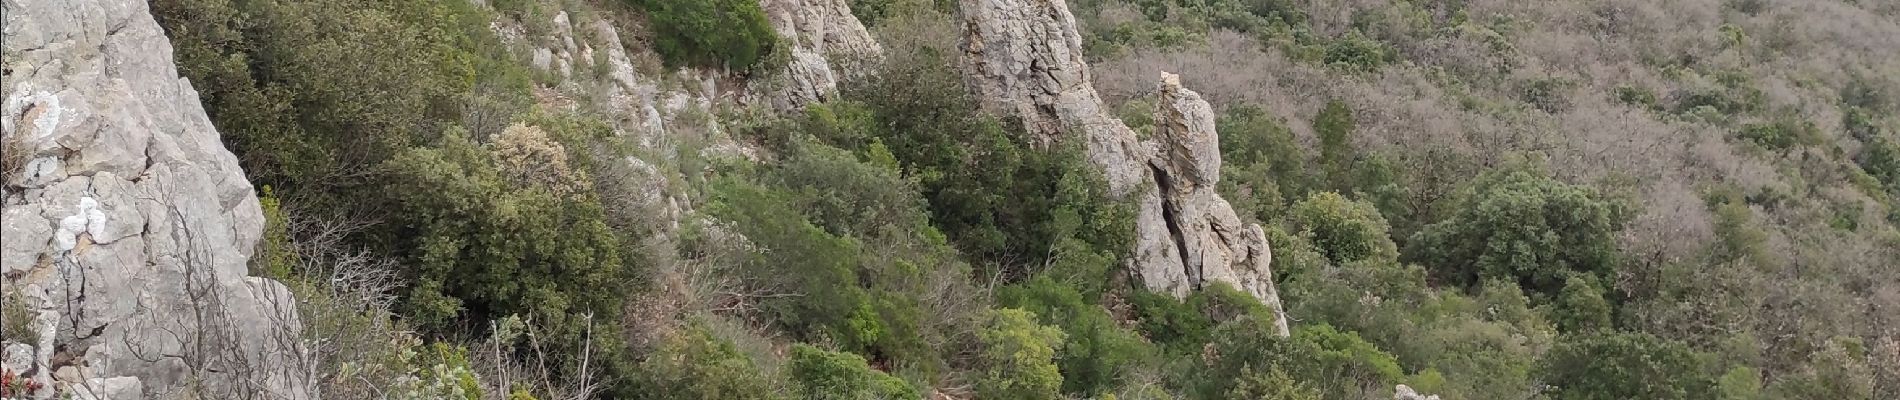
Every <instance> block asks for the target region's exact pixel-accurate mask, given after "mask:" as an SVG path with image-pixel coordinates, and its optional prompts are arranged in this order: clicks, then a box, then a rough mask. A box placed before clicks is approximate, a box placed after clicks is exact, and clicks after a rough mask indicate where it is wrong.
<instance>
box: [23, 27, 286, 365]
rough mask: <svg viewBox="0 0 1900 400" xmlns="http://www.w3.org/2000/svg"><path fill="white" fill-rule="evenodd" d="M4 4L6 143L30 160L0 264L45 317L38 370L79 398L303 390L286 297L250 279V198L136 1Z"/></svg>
mask: <svg viewBox="0 0 1900 400" xmlns="http://www.w3.org/2000/svg"><path fill="white" fill-rule="evenodd" d="M6 8H7V9H6V13H5V14H4V15H5V18H6V21H5V24H4V26H5V28H4V50H5V51H6V53H7V54H8V57H7V59H6V60H5V62H6V63H7V65H8V67H9V68H11V69H12V74H10V75H8V79H7V81H6V82H4V87H0V93H5V94H6V95H7V98H6V99H5V100H4V101H0V122H4V125H5V126H6V127H7V128H8V129H6V130H5V135H4V137H0V140H5V141H9V142H13V143H15V144H18V145H22V146H23V148H26V149H31V150H30V151H32V152H33V153H34V154H33V157H34V159H33V160H32V161H31V162H30V163H29V167H27V168H24V171H19V172H17V173H14V174H13V176H6V177H4V181H5V182H7V183H8V184H9V185H14V186H15V187H14V188H9V191H8V192H7V193H8V194H7V197H8V198H7V200H6V201H7V203H8V204H7V205H6V206H5V210H4V212H3V213H0V234H4V235H5V237H6V240H5V242H4V244H0V269H3V270H4V272H5V273H6V275H7V276H8V277H9V279H15V280H14V281H12V282H9V285H10V287H19V288H29V289H30V290H25V291H23V293H25V297H27V298H28V301H27V303H28V306H29V307H31V308H33V310H34V311H36V312H38V313H39V318H38V319H37V320H36V325H38V326H37V328H40V330H41V334H40V336H41V338H40V341H39V343H33V344H32V346H33V351H34V352H35V353H34V355H33V358H34V360H35V361H34V362H35V363H36V364H38V365H39V368H38V370H39V373H40V374H42V377H41V379H49V380H50V379H53V377H52V376H50V375H51V374H52V371H64V372H62V374H61V376H59V377H58V378H59V379H57V381H58V382H56V383H58V384H59V385H56V386H57V387H59V388H62V389H58V390H66V392H64V393H60V394H61V395H71V396H73V398H100V399H107V398H109V399H137V398H165V397H166V395H168V394H174V393H176V392H178V391H180V390H182V389H184V388H185V387H186V386H187V385H198V386H199V387H202V388H205V389H207V390H208V391H209V393H211V394H228V395H230V396H231V397H237V396H239V395H246V396H248V395H258V394H263V395H265V397H271V398H285V399H307V398H313V397H314V396H315V393H314V392H313V391H311V389H309V388H307V387H305V385H306V384H305V383H302V382H300V381H301V379H297V377H295V376H293V372H291V371H295V370H297V368H296V367H294V366H292V365H290V363H291V362H292V361H293V360H294V359H293V358H291V357H289V355H290V354H295V353H297V352H300V351H302V349H301V348H300V347H301V344H300V343H298V342H297V341H296V340H294V338H295V337H296V336H295V335H296V333H297V332H298V331H299V330H300V329H301V328H300V326H301V324H300V322H299V321H298V320H297V315H296V312H295V310H294V304H295V303H294V300H295V299H292V298H291V297H290V294H289V292H288V291H287V290H283V286H282V285H281V284H278V283H276V282H271V281H268V280H264V279H261V278H252V277H247V276H245V275H246V273H247V270H248V267H247V265H248V262H249V259H250V257H251V253H252V250H253V248H254V246H255V245H256V243H257V241H258V239H259V237H260V235H261V232H262V226H263V214H262V213H261V210H260V209H259V207H258V202H257V197H256V195H255V194H254V192H253V189H252V187H251V185H250V183H249V182H247V181H246V180H245V178H244V174H243V171H240V170H239V168H238V163H237V158H236V157H235V156H233V155H232V154H231V153H230V152H229V151H227V150H225V148H224V145H223V143H222V142H221V141H220V140H219V137H218V133H217V131H216V130H215V129H214V128H213V127H212V125H211V121H210V119H209V118H207V117H206V116H205V113H204V109H203V107H202V106H201V103H200V102H199V100H198V93H197V92H196V91H195V90H194V89H193V88H192V85H191V83H190V82H187V81H185V80H184V79H182V78H180V77H179V76H178V72H177V69H176V68H175V67H174V66H173V65H172V60H173V58H172V50H171V44H170V43H169V41H167V40H166V38H165V36H164V32H163V31H162V30H161V29H160V28H159V26H158V23H157V22H156V21H155V20H153V18H152V16H151V14H150V12H149V10H148V9H147V3H146V2H145V1H143V0H62V1H26V2H13V1H9V2H6ZM16 189H18V190H19V191H13V190H16ZM207 312H209V314H206V313H207ZM287 338H289V340H286V339H287ZM56 349H57V351H56ZM196 353H215V354H196ZM186 359H191V360H199V361H194V362H200V363H201V364H203V365H198V366H197V368H192V367H188V366H186V365H185V361H184V360H186ZM235 360H243V362H239V361H235ZM9 362H11V360H9ZM264 366H273V367H271V368H266V367H264ZM260 392H261V393H260ZM220 398H223V397H220Z"/></svg>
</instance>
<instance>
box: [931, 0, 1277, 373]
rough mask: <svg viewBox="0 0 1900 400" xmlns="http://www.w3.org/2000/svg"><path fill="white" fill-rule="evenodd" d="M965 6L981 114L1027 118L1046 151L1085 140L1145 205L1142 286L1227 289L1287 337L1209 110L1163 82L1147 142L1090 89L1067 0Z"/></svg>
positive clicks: (983, 0) (1135, 255) (1117, 184)
mask: <svg viewBox="0 0 1900 400" xmlns="http://www.w3.org/2000/svg"><path fill="white" fill-rule="evenodd" d="M961 1H962V2H961V7H962V10H963V18H964V32H963V34H964V37H963V38H962V48H963V52H964V54H963V58H962V60H963V61H962V62H963V69H964V74H965V79H966V81H967V83H968V85H969V86H970V88H971V90H973V91H975V92H976V94H977V97H978V98H979V99H982V101H983V106H984V108H985V109H986V110H987V111H990V112H992V113H997V114H1001V115H1010V116H1015V117H1018V118H1020V119H1021V120H1022V122H1023V125H1024V126H1025V127H1026V128H1027V129H1029V130H1030V132H1031V133H1032V134H1034V135H1037V138H1038V141H1039V142H1038V144H1041V145H1045V146H1046V145H1048V144H1050V143H1054V142H1056V141H1061V140H1081V141H1083V142H1082V143H1083V148H1084V150H1085V151H1086V152H1087V156H1088V158H1089V161H1090V162H1091V163H1092V164H1094V165H1095V166H1096V167H1097V168H1100V169H1101V171H1102V172H1103V175H1104V176H1105V178H1106V179H1107V181H1108V185H1109V192H1110V193H1111V194H1113V195H1115V196H1121V197H1124V198H1127V199H1129V200H1130V201H1133V202H1134V203H1135V204H1136V206H1137V207H1138V210H1137V214H1136V220H1135V225H1136V230H1137V231H1138V232H1137V233H1136V238H1135V248H1134V249H1132V255H1131V258H1130V265H1129V268H1130V269H1131V271H1132V272H1133V274H1134V276H1135V277H1136V278H1139V279H1141V281H1142V283H1143V284H1144V285H1146V286H1147V287H1148V288H1149V289H1150V290H1155V291H1160V292H1167V293H1171V294H1173V295H1175V296H1185V295H1186V294H1187V293H1188V292H1189V291H1191V290H1198V289H1200V288H1202V287H1204V286H1205V285H1206V284H1208V283H1209V282H1226V283H1228V284H1231V285H1233V286H1234V287H1235V288H1237V289H1240V290H1242V291H1245V292H1247V293H1249V294H1252V295H1254V296H1255V297H1256V298H1258V299H1260V301H1261V302H1262V303H1264V304H1266V305H1268V306H1269V308H1270V309H1272V310H1273V312H1274V313H1275V314H1276V316H1277V317H1278V318H1277V319H1278V321H1277V325H1278V327H1279V330H1280V332H1281V334H1282V335H1285V334H1286V331H1287V327H1286V317H1285V315H1284V313H1283V311H1281V310H1282V308H1281V306H1280V301H1279V295H1278V293H1277V291H1276V290H1275V289H1274V287H1273V279H1272V270H1271V268H1270V264H1271V260H1272V256H1271V255H1270V253H1269V250H1268V246H1267V242H1266V235H1265V233H1264V231H1263V230H1261V229H1260V227H1259V226H1258V225H1246V224H1243V223H1242V222H1241V220H1240V219H1239V217H1238V216H1237V215H1236V214H1235V213H1234V210H1233V207H1232V206H1231V205H1229V204H1228V203H1227V201H1226V200H1223V199H1221V198H1220V195H1219V194H1218V193H1216V191H1215V189H1214V184H1215V183H1216V182H1218V181H1219V179H1220V149H1219V147H1218V143H1219V140H1218V136H1217V135H1218V134H1217V133H1216V132H1215V130H1214V114H1213V110H1212V107H1210V106H1209V105H1208V104H1207V102H1206V101H1205V100H1202V99H1201V97H1200V95H1199V94H1196V93H1194V92H1193V91H1190V90H1187V89H1185V88H1182V87H1181V85H1180V82H1179V80H1178V79H1176V78H1174V77H1172V76H1166V75H1164V76H1163V78H1162V82H1161V87H1160V89H1161V90H1162V92H1163V93H1162V96H1163V99H1162V101H1161V107H1160V110H1158V111H1157V119H1156V120H1157V124H1159V125H1161V126H1162V127H1161V128H1160V129H1159V134H1157V135H1156V136H1157V138H1156V140H1157V141H1155V142H1147V141H1142V140H1141V139H1140V138H1138V137H1137V136H1136V135H1135V132H1134V131H1133V130H1131V129H1129V128H1128V126H1127V125H1126V124H1123V123H1122V121H1121V120H1118V119H1116V118H1114V117H1113V116H1111V115H1109V113H1108V111H1107V110H1106V106H1105V105H1104V103H1103V102H1102V100H1101V96H1100V95H1099V94H1097V93H1096V91H1095V88H1094V86H1093V85H1092V84H1091V83H1090V79H1091V78H1090V76H1089V67H1088V63H1087V62H1086V60H1085V59H1084V58H1083V56H1082V36H1081V33H1080V32H1079V31H1077V30H1076V27H1075V17H1074V15H1072V14H1071V13H1070V12H1069V8H1068V4H1067V3H1066V2H1065V1H1063V0H961Z"/></svg>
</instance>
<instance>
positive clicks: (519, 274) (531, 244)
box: [380, 129, 631, 335]
mask: <svg viewBox="0 0 1900 400" xmlns="http://www.w3.org/2000/svg"><path fill="white" fill-rule="evenodd" d="M440 146H441V147H440V148H415V149H410V150H409V151H405V152H403V153H402V154H400V155H398V156H396V157H395V158H393V159H391V160H390V161H388V162H385V163H384V164H383V165H382V166H381V167H380V169H381V170H382V171H387V174H388V176H389V179H391V180H394V181H400V182H407V185H408V187H407V189H405V190H400V191H395V192H392V193H390V194H389V195H390V196H391V197H392V198H393V205H392V206H393V207H395V210H396V211H397V212H396V213H395V215H396V216H398V218H396V219H395V220H394V221H392V222H394V223H395V224H396V225H397V226H401V227H403V231H402V232H401V234H400V235H399V237H401V238H403V239H401V241H400V243H399V246H398V247H399V248H401V249H405V250H406V251H405V252H404V254H403V255H404V256H406V257H408V259H409V260H412V261H413V263H412V264H410V265H413V269H412V270H411V271H410V272H409V277H410V279H412V280H413V282H414V284H413V285H411V287H410V292H409V295H408V296H407V298H406V299H405V300H406V302H405V303H406V310H407V315H408V316H410V317H411V318H412V320H413V321H415V322H416V323H418V324H419V325H422V326H426V327H431V328H446V327H447V326H450V325H452V324H454V323H455V322H457V321H459V320H463V319H462V318H464V317H467V318H472V319H473V320H486V319H490V318H491V317H494V316H500V315H508V314H524V315H531V316H533V317H534V318H535V319H536V320H537V321H539V322H541V323H544V324H547V325H549V326H554V327H557V328H556V330H557V331H560V332H564V334H570V335H571V334H577V333H578V331H579V328H580V326H579V325H577V323H578V319H576V318H574V317H576V316H578V315H580V314H585V313H598V314H601V315H610V314H611V313H614V312H617V310H619V304H620V299H621V298H622V296H620V293H621V292H620V291H619V290H620V289H619V288H616V286H618V285H619V284H620V283H621V282H624V281H623V279H625V277H626V275H623V274H624V273H626V272H628V271H630V270H631V269H630V268H626V265H625V264H624V261H623V259H622V254H621V250H620V249H621V247H620V246H621V244H622V241H621V239H620V238H618V237H617V236H616V235H615V234H614V232H613V231H611V230H610V229H608V227H607V225H606V223H605V222H603V221H604V217H603V213H604V211H603V209H602V207H601V205H600V202H599V200H598V199H596V198H595V197H594V196H593V195H592V194H591V192H564V191H561V190H559V188H558V187H557V186H544V185H533V184H523V183H522V182H516V181H512V180H511V179H509V178H507V177H506V175H507V174H509V172H507V171H504V170H503V168H502V167H500V166H497V165H496V164H497V161H496V157H497V156H496V155H495V154H493V153H491V151H490V150H489V149H488V148H486V147H483V146H479V145H477V144H475V143H474V142H473V141H471V140H469V139H468V138H466V137H465V136H464V133H462V132H461V131H460V130H459V129H451V130H450V131H449V132H448V133H445V134H444V135H443V138H442V141H441V145H440ZM561 168H566V167H565V166H563V167H561ZM567 185H576V186H580V187H586V186H589V184H588V183H586V182H585V181H584V180H583V181H580V182H571V183H567V184H562V185H559V186H567Z"/></svg>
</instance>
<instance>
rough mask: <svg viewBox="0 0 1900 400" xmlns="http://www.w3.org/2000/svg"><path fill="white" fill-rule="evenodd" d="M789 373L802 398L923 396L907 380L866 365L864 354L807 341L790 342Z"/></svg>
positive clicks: (898, 399) (870, 399) (851, 399)
mask: <svg viewBox="0 0 1900 400" xmlns="http://www.w3.org/2000/svg"><path fill="white" fill-rule="evenodd" d="M791 357H792V359H791V363H790V370H791V372H790V376H791V380H792V382H793V383H795V384H797V385H798V388H799V390H800V391H799V393H800V395H801V396H800V397H801V398H805V399H836V400H904V399H911V400H916V399H920V398H922V395H921V394H919V393H918V392H917V389H916V388H914V387H911V385H910V383H909V382H904V380H902V379H898V378H896V377H892V376H890V375H887V374H885V373H884V372H882V371H877V370H873V369H871V368H870V366H868V365H866V364H865V362H864V358H863V357H858V356H857V355H855V354H851V353H839V352H833V351H825V350H824V349H819V348H817V347H812V346H811V345H807V344H803V343H800V344H795V345H792V356H791Z"/></svg>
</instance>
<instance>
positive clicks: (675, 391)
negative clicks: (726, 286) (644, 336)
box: [631, 322, 782, 400]
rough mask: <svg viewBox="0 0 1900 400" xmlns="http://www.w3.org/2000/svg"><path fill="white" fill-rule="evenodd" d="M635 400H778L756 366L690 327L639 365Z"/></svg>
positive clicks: (700, 327)
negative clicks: (641, 399) (638, 388)
mask: <svg viewBox="0 0 1900 400" xmlns="http://www.w3.org/2000/svg"><path fill="white" fill-rule="evenodd" d="M631 376H632V377H634V378H636V379H638V380H639V386H640V387H641V388H642V390H640V391H639V394H640V396H639V398H645V399H655V400H659V399H669V400H671V399H694V400H727V399H731V400H769V399H780V398H782V395H780V394H779V392H778V391H777V390H776V388H777V386H778V384H777V383H776V382H774V380H773V378H772V377H771V376H768V375H766V374H765V372H764V371H762V370H760V368H759V366H758V364H757V362H756V361H754V360H752V359H751V358H748V357H746V355H745V354H743V353H740V352H739V349H738V348H737V347H735V346H734V345H733V344H732V342H729V341H726V340H724V339H720V338H719V337H717V336H713V334H712V333H711V332H710V331H708V330H707V328H706V326H704V325H703V324H702V323H699V322H695V323H691V324H689V325H688V326H687V329H686V330H684V331H681V332H679V333H677V334H675V335H673V336H672V337H669V338H667V339H666V341H665V343H662V344H661V345H660V347H659V349H657V350H655V351H654V352H653V354H650V355H648V356H647V358H646V361H643V362H641V363H640V368H639V373H638V374H634V375H631Z"/></svg>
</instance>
